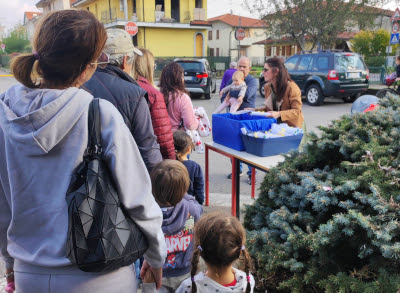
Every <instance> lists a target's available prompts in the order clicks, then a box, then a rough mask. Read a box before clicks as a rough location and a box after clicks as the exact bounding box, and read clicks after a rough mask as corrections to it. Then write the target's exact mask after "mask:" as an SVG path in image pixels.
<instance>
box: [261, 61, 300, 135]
mask: <svg viewBox="0 0 400 293" xmlns="http://www.w3.org/2000/svg"><path fill="white" fill-rule="evenodd" d="M263 75H264V79H265V81H266V82H267V83H266V84H265V86H264V89H265V102H264V105H265V107H263V108H257V109H255V110H256V111H265V112H269V113H270V114H271V116H270V117H273V118H276V119H277V120H278V122H282V123H287V124H288V125H289V126H294V127H299V128H301V127H302V125H303V121H304V117H303V112H302V111H301V107H302V105H303V103H302V101H301V91H300V89H299V87H298V86H297V84H296V83H295V82H294V81H292V79H291V78H290V76H289V73H288V71H287V69H286V67H285V65H284V63H283V62H282V60H281V59H279V58H276V57H273V58H270V59H268V60H267V61H265V64H264V68H263Z"/></svg>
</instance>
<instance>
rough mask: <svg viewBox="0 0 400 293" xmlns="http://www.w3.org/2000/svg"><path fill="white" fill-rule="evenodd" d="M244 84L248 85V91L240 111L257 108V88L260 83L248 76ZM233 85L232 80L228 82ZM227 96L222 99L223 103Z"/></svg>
mask: <svg viewBox="0 0 400 293" xmlns="http://www.w3.org/2000/svg"><path fill="white" fill-rule="evenodd" d="M244 82H245V83H246V85H247V91H246V94H245V95H244V98H243V103H242V104H241V105H240V107H239V109H238V110H243V109H244V108H255V107H256V96H257V88H258V81H257V80H256V79H255V78H254V77H252V76H251V75H250V74H248V75H247V76H246V77H245V79H244ZM231 83H232V79H231V80H230V81H229V82H228V85H230V84H231ZM225 96H226V94H224V95H223V96H222V98H221V103H222V101H223V100H224V99H225Z"/></svg>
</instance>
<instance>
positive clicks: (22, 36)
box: [3, 24, 30, 54]
mask: <svg viewBox="0 0 400 293" xmlns="http://www.w3.org/2000/svg"><path fill="white" fill-rule="evenodd" d="M3 42H4V44H5V45H6V49H5V50H6V52H7V53H9V54H10V53H14V52H29V51H30V48H29V41H28V40H27V39H26V30H25V28H24V26H23V25H21V24H18V25H16V26H15V27H14V29H13V30H12V32H11V33H10V36H9V37H7V38H4V39H3Z"/></svg>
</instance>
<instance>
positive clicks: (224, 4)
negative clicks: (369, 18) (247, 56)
mask: <svg viewBox="0 0 400 293" xmlns="http://www.w3.org/2000/svg"><path fill="white" fill-rule="evenodd" d="M207 1H208V2H207V3H208V5H207V6H208V11H207V14H208V15H207V18H212V17H215V16H218V15H222V14H225V13H230V11H231V10H232V12H233V14H236V15H241V16H247V17H254V18H257V17H258V15H255V14H251V13H250V12H249V11H248V10H247V8H246V7H245V6H244V5H243V3H244V0H207ZM250 1H253V0H250ZM399 1H400V0H397V2H399ZM37 2H39V0H0V25H2V26H5V27H6V28H7V29H9V28H12V27H13V26H14V25H15V24H18V23H22V22H23V17H24V11H37V9H36V7H35V4H36V3H37ZM394 2H395V0H393V1H392V4H391V5H388V6H386V8H389V9H391V10H395V7H396V4H395V3H394Z"/></svg>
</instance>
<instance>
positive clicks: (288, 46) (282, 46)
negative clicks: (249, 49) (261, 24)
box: [254, 7, 394, 59]
mask: <svg viewBox="0 0 400 293" xmlns="http://www.w3.org/2000/svg"><path fill="white" fill-rule="evenodd" d="M364 13H365V14H368V15H371V17H373V19H374V21H373V23H372V24H370V25H368V26H367V25H366V26H364V27H360V25H359V24H358V23H356V22H354V23H351V24H350V23H349V24H348V27H349V29H348V31H345V32H341V33H338V35H337V42H336V47H335V48H333V49H344V50H351V42H350V40H351V39H352V38H354V36H355V35H356V34H357V33H358V32H359V31H360V30H363V29H364V30H365V29H368V30H378V29H381V28H383V29H385V30H386V31H388V32H389V33H391V25H392V23H391V20H390V18H391V17H392V16H393V14H394V11H391V10H386V9H380V8H376V7H366V8H365V12H364ZM254 45H264V47H265V49H264V50H265V58H269V57H273V56H278V57H281V58H284V59H286V58H288V57H289V56H291V55H293V54H296V53H299V52H301V47H300V46H299V45H298V43H297V42H296V40H295V39H294V38H293V37H291V36H284V37H282V38H279V39H276V38H272V37H270V38H267V39H265V40H261V41H258V42H255V43H254ZM311 48H312V43H311V42H310V41H309V38H308V37H307V36H306V37H305V40H304V49H305V50H310V49H311ZM314 49H315V48H314Z"/></svg>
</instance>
